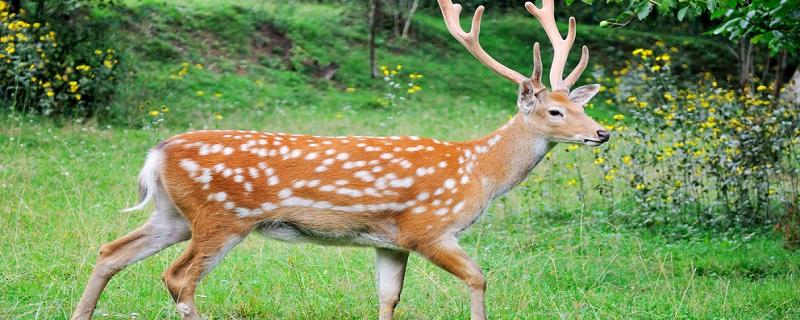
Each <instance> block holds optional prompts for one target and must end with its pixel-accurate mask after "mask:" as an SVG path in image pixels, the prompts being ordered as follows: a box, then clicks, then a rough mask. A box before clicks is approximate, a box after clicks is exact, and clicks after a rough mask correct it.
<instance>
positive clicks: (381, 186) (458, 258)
mask: <svg viewBox="0 0 800 320" xmlns="http://www.w3.org/2000/svg"><path fill="white" fill-rule="evenodd" d="M439 5H440V7H441V10H442V14H443V16H444V20H445V23H446V25H447V28H448V30H449V31H450V33H451V34H452V35H453V36H454V37H455V38H456V39H458V41H459V42H461V44H463V45H464V47H466V49H467V50H468V51H469V52H471V53H472V54H473V55H474V56H475V57H476V58H477V59H478V60H480V61H481V62H482V63H483V64H484V65H486V66H487V67H488V68H490V69H491V70H493V71H495V72H496V73H498V74H500V75H502V76H503V77H505V78H507V79H509V80H511V81H514V82H515V83H517V84H518V85H519V95H518V99H517V106H518V108H519V110H518V112H517V114H516V115H515V116H514V117H513V118H512V119H510V120H509V121H508V122H507V123H506V124H505V125H503V126H502V127H501V128H499V129H498V130H496V131H494V132H492V133H491V134H489V135H488V136H486V137H483V138H480V139H476V140H472V141H466V142H447V141H441V140H436V139H429V138H421V137H417V136H407V137H397V136H390V137H367V136H342V137H321V136H309V135H294V134H283V133H265V132H256V131H224V130H223V131H195V132H188V133H184V134H180V135H177V136H174V137H171V138H169V139H166V140H164V141H162V142H161V143H159V144H158V145H157V146H155V147H154V148H152V149H151V150H150V151H149V153H148V156H147V160H146V161H145V164H144V168H143V169H142V171H141V173H140V174H139V189H140V194H141V199H140V201H139V203H138V205H136V206H134V207H133V208H131V209H128V210H138V209H141V208H143V207H145V205H146V204H147V203H148V202H149V201H151V200H152V201H154V203H155V210H154V211H153V213H152V214H151V215H150V218H149V220H147V222H146V223H145V224H144V225H143V226H141V227H140V228H138V229H136V230H135V231H133V232H131V233H129V234H128V235H126V236H124V237H122V238H119V239H117V240H116V241H114V242H111V243H108V244H106V245H104V246H103V247H102V248H101V249H100V255H99V257H98V260H97V264H96V266H95V268H94V270H93V271H92V274H91V276H90V277H89V282H88V284H87V286H86V290H85V291H84V293H83V296H82V297H81V300H80V302H79V303H78V306H77V309H76V310H75V313H74V314H73V319H84V318H89V317H90V316H91V314H92V313H93V310H94V308H95V305H96V304H97V301H98V298H99V297H100V294H101V293H102V291H103V289H104V288H105V286H106V284H107V283H108V281H109V279H110V278H111V277H112V276H114V274H116V273H117V272H119V271H120V270H122V269H123V268H125V267H126V266H128V265H130V264H132V263H134V262H137V261H139V260H142V259H144V258H147V257H149V256H151V255H153V254H155V253H157V252H159V251H161V250H163V249H164V248H166V247H169V246H171V245H173V244H175V243H178V242H182V241H185V240H190V239H191V242H190V243H189V245H188V248H187V249H186V251H185V252H184V253H183V254H182V255H181V256H180V257H179V258H178V259H177V260H176V261H175V262H174V263H173V264H172V265H171V266H170V267H169V268H168V269H167V270H166V271H164V273H163V274H162V279H163V281H164V283H165V284H166V286H167V289H168V290H169V292H170V294H171V295H172V298H173V299H174V300H175V302H176V307H177V310H178V313H179V314H180V316H181V318H182V319H198V318H199V317H200V316H199V313H198V311H197V308H196V307H195V301H194V299H195V289H196V287H197V283H198V281H200V279H201V278H202V277H203V276H204V275H206V274H207V273H209V272H210V271H211V270H212V269H213V268H214V267H215V266H216V265H217V264H219V262H220V261H221V260H222V259H223V257H224V256H225V255H226V254H227V253H228V252H229V251H230V250H231V249H232V248H233V247H234V246H236V245H237V244H238V243H239V242H241V241H242V240H243V239H244V238H245V237H247V235H248V234H250V233H251V232H253V231H257V232H259V233H261V234H263V235H264V236H266V237H269V238H274V239H278V240H284V241H290V242H300V241H303V242H312V243H318V244H325V245H354V246H369V247H374V248H375V265H376V269H377V270H376V275H377V276H376V277H377V287H378V293H379V294H378V297H379V303H380V311H379V313H378V315H379V317H380V319H390V318H392V315H393V313H394V309H395V307H396V306H397V303H398V301H399V300H400V292H401V290H402V287H403V277H404V274H405V270H406V263H407V260H408V256H409V252H412V251H413V252H415V253H417V254H419V255H420V256H422V257H424V258H425V259H427V260H429V261H430V262H431V263H433V264H435V265H437V266H439V267H441V268H443V269H444V270H447V271H448V272H450V273H452V274H453V275H455V276H456V277H458V278H460V279H462V280H463V281H465V282H466V283H467V285H468V286H469V292H470V308H471V318H472V319H485V318H486V313H485V308H484V291H485V289H486V279H485V277H484V276H483V272H482V271H481V268H480V266H478V264H477V263H476V262H475V261H473V260H472V259H471V258H470V257H469V256H468V255H467V254H466V253H465V252H464V250H463V249H462V248H461V247H460V246H459V245H458V238H459V235H461V234H462V233H463V232H464V231H465V230H466V229H467V228H468V227H469V226H470V225H472V224H473V223H475V221H476V220H477V219H478V218H479V217H480V216H481V215H482V214H483V213H484V212H486V210H487V208H488V207H489V203H491V201H492V200H493V199H495V198H497V197H499V196H501V195H503V194H504V193H506V192H508V191H509V190H510V189H511V188H513V187H514V186H516V185H517V184H519V183H520V182H522V181H523V180H524V179H525V178H526V177H527V176H528V174H529V173H530V172H531V171H532V170H533V168H534V167H535V166H536V165H537V164H538V163H539V162H540V161H541V160H542V158H544V156H545V154H547V153H548V151H549V150H550V149H552V148H553V146H554V145H555V144H556V143H559V142H562V143H571V144H584V145H589V146H595V147H596V146H599V145H601V144H603V143H604V142H606V141H608V139H609V137H610V134H609V132H608V131H607V130H605V128H604V127H603V126H601V125H600V124H598V123H597V122H595V121H594V120H592V119H591V118H590V117H589V116H587V115H586V114H585V113H584V110H583V107H582V105H583V104H584V103H586V102H587V101H588V100H589V99H591V98H592V96H594V95H595V94H596V93H597V91H598V88H599V86H598V85H588V86H583V87H580V88H577V89H575V90H573V91H572V92H570V91H569V89H570V87H571V86H572V85H573V84H575V82H576V81H577V80H578V78H579V76H580V74H581V72H582V71H583V70H584V68H585V67H586V64H587V61H588V50H587V48H586V47H585V46H584V47H583V52H582V56H581V60H580V63H579V64H578V66H577V67H576V68H575V70H574V71H572V72H571V73H570V74H569V76H568V77H567V78H566V79H562V73H563V69H564V65H565V64H566V59H567V54H568V51H569V49H570V47H571V45H572V43H573V41H574V39H575V19H574V18H571V19H570V20H569V33H568V35H567V38H566V39H562V38H561V35H560V33H559V31H558V29H557V28H556V23H555V20H554V17H553V1H552V0H544V5H543V8H541V9H539V8H537V7H536V6H535V5H533V4H532V3H530V2H528V3H526V4H525V7H526V8H527V9H528V11H530V13H532V14H533V15H534V16H535V17H536V18H537V19H538V20H539V21H540V22H541V24H542V25H543V26H544V30H545V32H546V33H547V35H548V37H549V39H550V41H551V42H552V44H553V47H554V50H555V57H554V59H553V62H552V66H551V69H550V84H551V85H552V91H547V89H546V87H545V85H544V84H543V83H542V79H541V74H542V62H541V58H540V54H539V44H538V43H536V44H535V45H534V46H533V57H534V59H533V60H534V67H533V76H532V77H531V78H528V77H526V76H523V75H521V74H519V73H517V72H516V71H513V70H511V69H509V68H507V67H505V66H504V65H502V64H500V63H498V62H497V61H495V60H494V59H493V58H492V57H491V56H489V55H488V54H487V53H486V52H485V51H484V50H483V49H482V48H481V46H480V44H479V42H478V33H479V31H480V21H481V15H482V13H483V10H484V8H483V7H482V6H481V7H478V9H477V10H476V11H475V15H474V17H473V20H472V28H471V30H470V32H469V33H467V32H464V30H463V29H462V28H461V25H460V22H459V14H460V11H461V6H460V5H458V4H453V3H452V2H451V1H450V0H439Z"/></svg>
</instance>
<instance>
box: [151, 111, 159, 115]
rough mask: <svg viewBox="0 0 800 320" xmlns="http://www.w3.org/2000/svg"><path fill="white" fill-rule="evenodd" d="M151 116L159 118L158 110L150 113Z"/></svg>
mask: <svg viewBox="0 0 800 320" xmlns="http://www.w3.org/2000/svg"><path fill="white" fill-rule="evenodd" d="M150 115H151V116H157V115H158V110H153V111H150Z"/></svg>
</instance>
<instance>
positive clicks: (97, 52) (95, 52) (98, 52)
mask: <svg viewBox="0 0 800 320" xmlns="http://www.w3.org/2000/svg"><path fill="white" fill-rule="evenodd" d="M94 54H103V51H100V50H95V51H94Z"/></svg>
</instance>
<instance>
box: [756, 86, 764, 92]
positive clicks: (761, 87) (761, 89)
mask: <svg viewBox="0 0 800 320" xmlns="http://www.w3.org/2000/svg"><path fill="white" fill-rule="evenodd" d="M756 90H758V91H764V90H767V86H765V85H760V86H758V88H756Z"/></svg>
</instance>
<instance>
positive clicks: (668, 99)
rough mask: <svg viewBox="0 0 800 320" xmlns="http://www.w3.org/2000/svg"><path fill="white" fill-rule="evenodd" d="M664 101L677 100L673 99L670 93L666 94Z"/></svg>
mask: <svg viewBox="0 0 800 320" xmlns="http://www.w3.org/2000/svg"><path fill="white" fill-rule="evenodd" d="M664 99H667V101H675V98H673V97H672V95H671V94H669V93H665V94H664Z"/></svg>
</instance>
